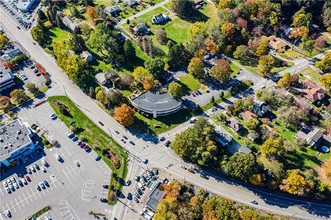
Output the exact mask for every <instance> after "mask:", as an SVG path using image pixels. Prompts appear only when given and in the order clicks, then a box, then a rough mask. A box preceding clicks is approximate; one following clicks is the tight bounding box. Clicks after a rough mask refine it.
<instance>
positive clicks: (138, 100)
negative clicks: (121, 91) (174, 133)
mask: <svg viewBox="0 0 331 220" xmlns="http://www.w3.org/2000/svg"><path fill="white" fill-rule="evenodd" d="M130 99H131V103H132V105H133V106H134V107H135V108H137V109H139V110H141V111H143V112H146V113H148V114H151V115H153V117H154V118H157V117H160V116H167V115H171V114H174V113H176V112H178V111H179V110H180V109H181V108H182V102H181V101H177V100H176V99H174V98H173V97H172V96H170V95H169V94H168V93H167V92H166V93H159V92H157V93H152V92H149V91H148V92H145V93H142V94H140V93H138V94H137V93H134V94H133V95H131V96H130Z"/></svg>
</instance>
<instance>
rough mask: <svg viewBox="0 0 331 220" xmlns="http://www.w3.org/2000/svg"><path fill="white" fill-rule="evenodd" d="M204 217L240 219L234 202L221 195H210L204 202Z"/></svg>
mask: <svg viewBox="0 0 331 220" xmlns="http://www.w3.org/2000/svg"><path fill="white" fill-rule="evenodd" d="M202 209H203V219H231V220H232V219H233V220H239V219H240V217H239V214H238V211H237V209H236V208H235V205H234V202H233V201H231V200H229V199H225V198H222V197H219V196H210V197H208V198H207V199H206V200H205V201H204V202H203V204H202Z"/></svg>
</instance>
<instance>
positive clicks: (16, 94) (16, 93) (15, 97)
mask: <svg viewBox="0 0 331 220" xmlns="http://www.w3.org/2000/svg"><path fill="white" fill-rule="evenodd" d="M10 98H11V100H12V102H13V103H15V104H22V103H23V102H25V101H27V100H28V99H29V96H27V95H26V93H25V92H24V90H22V89H15V90H13V91H12V92H11V93H10Z"/></svg>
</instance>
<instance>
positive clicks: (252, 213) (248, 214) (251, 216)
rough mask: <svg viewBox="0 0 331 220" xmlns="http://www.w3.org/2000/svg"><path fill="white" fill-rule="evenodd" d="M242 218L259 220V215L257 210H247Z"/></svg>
mask: <svg viewBox="0 0 331 220" xmlns="http://www.w3.org/2000/svg"><path fill="white" fill-rule="evenodd" d="M241 218H242V220H257V219H258V214H257V211H256V210H252V209H245V210H242V212H241Z"/></svg>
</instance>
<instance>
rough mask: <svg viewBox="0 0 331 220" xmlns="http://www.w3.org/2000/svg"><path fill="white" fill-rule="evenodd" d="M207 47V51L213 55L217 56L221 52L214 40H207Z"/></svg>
mask: <svg viewBox="0 0 331 220" xmlns="http://www.w3.org/2000/svg"><path fill="white" fill-rule="evenodd" d="M205 46H206V50H207V51H208V52H209V53H211V54H215V53H217V52H218V51H219V50H220V48H219V47H218V45H217V44H216V43H215V42H214V41H213V40H212V39H209V38H207V39H206V40H205Z"/></svg>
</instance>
